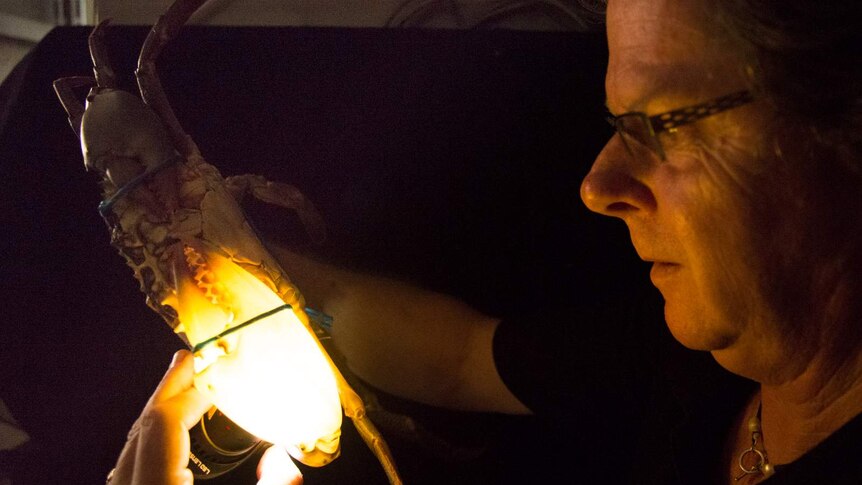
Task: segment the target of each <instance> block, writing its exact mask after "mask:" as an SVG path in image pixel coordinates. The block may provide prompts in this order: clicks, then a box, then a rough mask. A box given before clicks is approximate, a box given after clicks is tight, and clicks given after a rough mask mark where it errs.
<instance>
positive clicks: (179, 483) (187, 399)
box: [108, 350, 302, 485]
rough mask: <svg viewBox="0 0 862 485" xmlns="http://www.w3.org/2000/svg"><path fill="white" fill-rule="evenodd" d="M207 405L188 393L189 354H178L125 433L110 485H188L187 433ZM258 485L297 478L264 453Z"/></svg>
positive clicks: (285, 484) (280, 457)
mask: <svg viewBox="0 0 862 485" xmlns="http://www.w3.org/2000/svg"><path fill="white" fill-rule="evenodd" d="M211 406H212V403H211V402H210V401H209V400H208V399H207V398H206V397H205V396H204V395H203V394H201V393H200V392H198V391H197V389H195V388H194V365H193V359H192V354H191V352H189V351H188V350H180V351H178V352H177V353H176V354H174V359H173V361H171V365H170V367H169V368H168V371H167V373H165V376H164V377H163V378H162V382H160V383H159V386H158V387H157V388H156V391H155V392H154V393H153V395H152V397H150V400H149V401H148V402H147V405H146V406H145V407H144V410H143V412H142V413H141V416H140V417H139V418H138V420H137V421H135V424H134V425H132V429H131V431H129V436H128V439H127V441H126V445H125V446H124V447H123V451H122V452H121V453H120V458H119V459H118V460H117V466H116V468H114V470H112V471H111V474H110V475H109V478H108V482H110V483H111V485H126V484H131V485H144V484H146V485H151V484H152V485H156V484H158V485H162V484H164V485H189V484H191V483H193V481H194V480H193V477H192V472H191V470H189V469H188V462H189V452H190V443H189V429H190V428H191V427H192V426H194V425H195V423H197V422H198V421H199V420H200V418H201V416H203V413H204V412H206V411H207V410H208V409H209V408H210V407H211ZM258 478H259V479H260V482H258V483H259V484H260V485H297V484H300V483H302V475H301V474H300V472H299V470H298V469H297V468H296V465H295V464H294V463H293V461H291V460H290V457H288V456H287V453H286V452H285V451H284V450H282V449H280V448H276V447H272V448H270V449H269V450H267V451H266V453H265V454H264V456H263V458H261V462H260V465H259V466H258Z"/></svg>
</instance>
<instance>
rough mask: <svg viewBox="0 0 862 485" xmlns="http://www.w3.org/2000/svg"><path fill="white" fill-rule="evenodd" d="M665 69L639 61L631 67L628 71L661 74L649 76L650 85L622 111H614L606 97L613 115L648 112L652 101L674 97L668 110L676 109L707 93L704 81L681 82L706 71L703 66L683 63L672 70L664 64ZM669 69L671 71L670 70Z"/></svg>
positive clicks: (607, 106)
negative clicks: (659, 72) (647, 108)
mask: <svg viewBox="0 0 862 485" xmlns="http://www.w3.org/2000/svg"><path fill="white" fill-rule="evenodd" d="M662 67H663V69H658V68H657V66H655V65H651V64H647V63H637V64H636V65H634V66H632V67H631V68H629V70H628V72H632V73H634V72H647V73H648V72H649V71H653V72H656V71H661V73H662V74H661V75H654V76H649V75H648V74H647V76H646V77H648V78H651V79H652V82H651V83H650V84H649V86H648V87H647V88H646V89H644V90H641V91H640V92H639V94H638V97H637V99H635V100H634V101H632V102H627V103H626V104H625V108H624V109H623V110H622V113H618V114H617V113H614V110H613V109H612V108H611V102H610V99H609V98H607V96H606V97H605V108H606V109H607V110H608V113H610V114H611V115H613V116H618V115H619V114H623V113H631V112H642V113H646V107H647V105H649V104H650V103H651V102H653V101H655V100H661V99H669V98H673V99H675V100H678V101H675V102H674V103H673V104H672V105H670V106H668V107H667V110H674V109H678V108H681V107H683V106H686V105H687V104H690V103H697V102H699V100H702V99H703V98H704V96H707V93H706V92H705V91H704V90H703V83H681V82H680V81H681V80H683V79H686V78H690V79H693V78H695V77H696V76H698V75H701V74H702V73H704V70H703V67H702V66H695V65H693V64H681V65H678V66H675V67H674V68H673V69H672V70H668V69H667V66H662ZM668 71H669V72H668Z"/></svg>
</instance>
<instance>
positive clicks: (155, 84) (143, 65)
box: [135, 0, 206, 158]
mask: <svg viewBox="0 0 862 485" xmlns="http://www.w3.org/2000/svg"><path fill="white" fill-rule="evenodd" d="M204 2H206V0H178V1H176V2H174V3H173V4H172V5H171V6H170V8H168V11H167V12H165V14H164V15H162V16H161V17H159V20H158V21H157V22H156V24H155V25H154V26H153V29H152V30H151V31H150V33H149V35H147V39H146V40H145V41H144V45H143V47H142V48H141V54H140V56H139V57H138V70H137V71H136V72H135V75H136V76H137V78H138V87H139V88H140V90H141V98H142V99H143V100H144V103H146V104H147V105H148V106H149V107H150V108H151V109H152V110H153V111H155V112H156V114H157V115H158V116H159V118H161V119H162V122H163V123H164V124H165V127H166V128H167V129H168V133H169V134H170V136H171V139H172V140H173V142H174V146H175V147H176V148H177V150H179V152H180V153H181V154H182V155H183V156H184V157H186V158H188V157H191V156H193V155H194V156H200V151H199V150H198V147H197V145H196V144H195V142H194V141H193V140H192V138H191V137H190V136H189V135H187V134H186V132H185V131H184V130H183V128H182V126H180V122H179V120H178V119H177V117H176V115H175V114H174V110H173V109H172V108H171V105H170V103H169V102H168V98H167V96H166V95H165V92H164V90H163V89H162V83H161V81H160V80H159V77H158V75H157V73H156V58H158V56H159V54H160V53H161V52H162V48H164V46H165V45H166V44H167V43H168V42H169V41H170V40H171V39H173V38H174V37H175V36H176V35H177V32H178V31H179V30H180V28H181V27H182V26H183V24H185V23H186V21H187V20H188V19H189V17H191V15H192V14H193V13H194V12H195V10H197V9H198V7H200V6H201V5H203V3H204Z"/></svg>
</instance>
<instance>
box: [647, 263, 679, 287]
mask: <svg viewBox="0 0 862 485" xmlns="http://www.w3.org/2000/svg"><path fill="white" fill-rule="evenodd" d="M680 268H681V266H680V265H679V264H677V263H668V262H665V261H655V262H653V264H652V269H651V270H650V272H649V277H650V280H652V282H653V284H654V285H658V283H659V282H660V281H664V280H667V279H668V278H671V277H672V276H673V275H675V274H676V273H677V272H678V271H679V270H680Z"/></svg>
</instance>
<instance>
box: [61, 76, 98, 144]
mask: <svg viewBox="0 0 862 485" xmlns="http://www.w3.org/2000/svg"><path fill="white" fill-rule="evenodd" d="M95 84H96V80H95V79H94V78H92V77H89V76H72V77H64V78H62V79H57V80H56V81H54V92H55V93H57V98H59V99H60V104H62V105H63V109H65V110H66V114H67V115H68V116H69V124H70V125H72V130H74V131H75V134H76V135H78V136H81V119H82V118H83V117H84V105H83V104H81V102H80V101H78V96H76V95H75V90H76V89H78V88H82V87H88V88H89V87H93V86H94V85H95Z"/></svg>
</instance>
